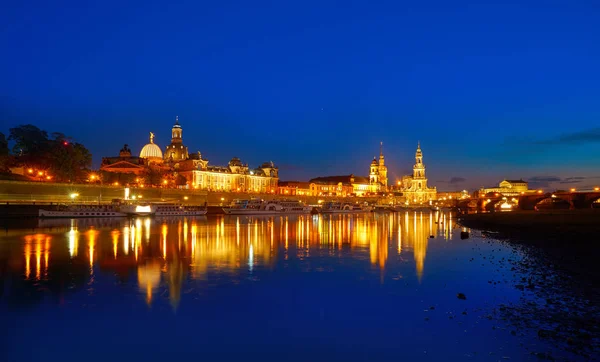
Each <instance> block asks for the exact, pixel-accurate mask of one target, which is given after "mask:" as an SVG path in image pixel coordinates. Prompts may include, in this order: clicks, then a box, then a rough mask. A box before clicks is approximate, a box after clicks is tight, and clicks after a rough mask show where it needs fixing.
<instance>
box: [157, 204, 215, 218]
mask: <svg viewBox="0 0 600 362" xmlns="http://www.w3.org/2000/svg"><path fill="white" fill-rule="evenodd" d="M207 212H208V210H207V209H206V208H205V207H201V206H184V205H175V204H165V205H156V210H155V213H154V215H155V216H202V215H206V213H207Z"/></svg>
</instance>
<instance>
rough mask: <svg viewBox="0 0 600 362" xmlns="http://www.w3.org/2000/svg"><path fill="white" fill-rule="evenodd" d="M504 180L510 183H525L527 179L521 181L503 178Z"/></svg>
mask: <svg viewBox="0 0 600 362" xmlns="http://www.w3.org/2000/svg"><path fill="white" fill-rule="evenodd" d="M504 181H506V182H510V183H511V184H519V183H523V184H526V183H527V181H523V180H522V179H519V180H504Z"/></svg>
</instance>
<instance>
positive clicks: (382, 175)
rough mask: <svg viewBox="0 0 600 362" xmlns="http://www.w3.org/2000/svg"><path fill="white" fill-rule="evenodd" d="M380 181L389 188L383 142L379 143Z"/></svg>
mask: <svg viewBox="0 0 600 362" xmlns="http://www.w3.org/2000/svg"><path fill="white" fill-rule="evenodd" d="M379 182H380V183H381V185H382V186H383V187H384V188H385V189H387V185H388V178H387V167H386V165H385V159H384V157H383V142H381V143H380V144H379Z"/></svg>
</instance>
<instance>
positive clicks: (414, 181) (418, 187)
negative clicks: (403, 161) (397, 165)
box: [400, 143, 437, 203]
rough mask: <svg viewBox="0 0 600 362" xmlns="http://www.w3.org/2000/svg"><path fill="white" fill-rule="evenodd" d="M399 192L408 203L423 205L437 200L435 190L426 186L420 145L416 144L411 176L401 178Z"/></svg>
mask: <svg viewBox="0 0 600 362" xmlns="http://www.w3.org/2000/svg"><path fill="white" fill-rule="evenodd" d="M400 186H401V188H400V191H401V192H402V195H403V196H404V197H405V198H406V201H407V202H408V203H423V202H428V201H431V200H436V199H437V189H436V188H435V187H428V186H427V177H426V176H425V164H424V163H423V152H422V151H421V144H420V143H418V144H417V152H416V153H415V165H414V166H413V174H412V176H410V175H408V176H404V177H402V181H401V184H400Z"/></svg>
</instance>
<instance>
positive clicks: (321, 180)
mask: <svg viewBox="0 0 600 362" xmlns="http://www.w3.org/2000/svg"><path fill="white" fill-rule="evenodd" d="M351 178H354V183H358V184H362V183H365V184H368V183H369V178H368V177H362V176H354V175H344V176H325V177H317V178H313V179H311V180H310V181H309V182H311V183H317V184H338V183H340V182H341V183H346V184H350V183H352V182H351V181H350V179H351Z"/></svg>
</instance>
